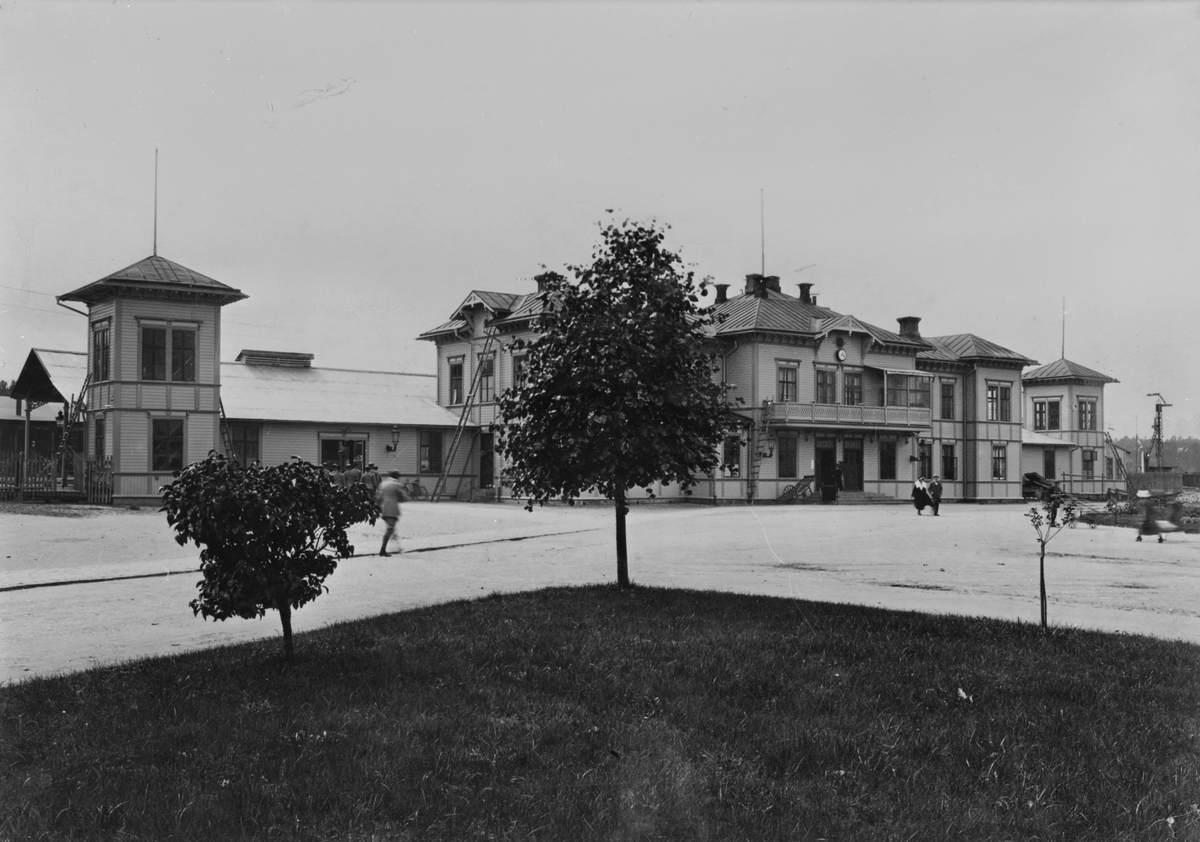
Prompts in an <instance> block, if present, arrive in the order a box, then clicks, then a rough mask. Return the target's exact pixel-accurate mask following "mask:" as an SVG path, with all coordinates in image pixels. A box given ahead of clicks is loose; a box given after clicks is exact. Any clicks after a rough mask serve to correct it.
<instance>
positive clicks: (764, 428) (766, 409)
mask: <svg viewBox="0 0 1200 842" xmlns="http://www.w3.org/2000/svg"><path fill="white" fill-rule="evenodd" d="M761 417H762V420H761V421H760V422H759V423H758V424H757V425H756V426H755V427H751V428H750V447H751V448H752V450H751V451H750V475H749V476H748V477H747V478H746V502H748V503H754V498H756V497H757V496H758V478H759V476H760V475H761V474H762V460H763V459H764V458H766V457H768V456H773V455H774V453H775V451H774V449H769V448H768V445H767V441H768V439H769V436H770V434H771V401H769V400H764V401H763V405H762V416H761Z"/></svg>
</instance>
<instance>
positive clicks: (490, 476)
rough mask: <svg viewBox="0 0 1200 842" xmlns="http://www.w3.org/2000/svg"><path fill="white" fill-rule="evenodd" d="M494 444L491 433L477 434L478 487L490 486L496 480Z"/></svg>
mask: <svg viewBox="0 0 1200 842" xmlns="http://www.w3.org/2000/svg"><path fill="white" fill-rule="evenodd" d="M495 451H496V446H495V443H494V442H493V440H492V434H491V433H480V434H479V487H480V488H491V487H492V486H493V485H494V484H495V482H496V461H495Z"/></svg>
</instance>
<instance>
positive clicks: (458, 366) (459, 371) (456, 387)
mask: <svg viewBox="0 0 1200 842" xmlns="http://www.w3.org/2000/svg"><path fill="white" fill-rule="evenodd" d="M447 362H448V363H449V364H450V395H449V398H450V404H451V405H454V404H457V403H462V402H463V358H462V357H451V358H450V359H449V360H447Z"/></svg>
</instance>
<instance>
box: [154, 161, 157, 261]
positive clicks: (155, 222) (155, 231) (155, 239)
mask: <svg viewBox="0 0 1200 842" xmlns="http://www.w3.org/2000/svg"><path fill="white" fill-rule="evenodd" d="M154 257H158V149H155V150H154Z"/></svg>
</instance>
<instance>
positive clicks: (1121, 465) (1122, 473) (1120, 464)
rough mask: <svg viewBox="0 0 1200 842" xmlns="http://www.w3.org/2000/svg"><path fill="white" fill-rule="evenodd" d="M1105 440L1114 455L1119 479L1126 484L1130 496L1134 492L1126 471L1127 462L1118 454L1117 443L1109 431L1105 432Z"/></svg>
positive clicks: (1126, 490) (1126, 491)
mask: <svg viewBox="0 0 1200 842" xmlns="http://www.w3.org/2000/svg"><path fill="white" fill-rule="evenodd" d="M1104 440H1105V441H1106V442H1108V451H1109V453H1111V454H1112V455H1113V464H1114V465H1115V466H1116V474H1117V478H1118V479H1120V480H1121V482H1122V483H1124V484H1125V493H1126V494H1129V493H1131V492H1132V489H1130V487H1129V472H1128V471H1126V470H1125V460H1123V459H1122V458H1121V454H1120V453H1118V452H1117V443H1116V442H1114V441H1113V438H1112V435H1110V434H1109V432H1108V431H1107V430H1105V431H1104Z"/></svg>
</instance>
